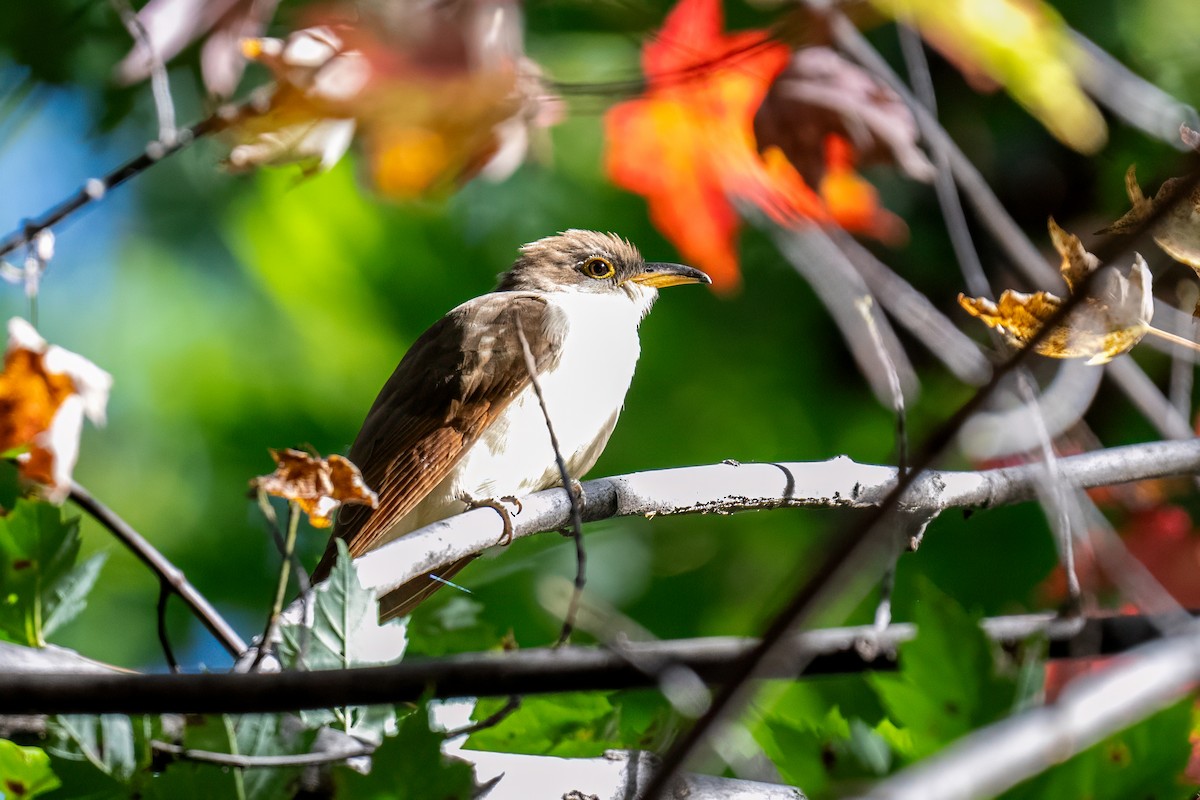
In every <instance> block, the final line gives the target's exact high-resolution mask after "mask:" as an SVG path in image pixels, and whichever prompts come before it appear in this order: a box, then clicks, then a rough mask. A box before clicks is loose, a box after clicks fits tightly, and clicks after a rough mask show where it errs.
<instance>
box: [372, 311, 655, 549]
mask: <svg viewBox="0 0 1200 800" xmlns="http://www.w3.org/2000/svg"><path fill="white" fill-rule="evenodd" d="M546 298H547V300H549V301H550V302H551V303H553V304H555V305H557V306H558V307H559V308H560V309H562V311H564V312H565V315H566V319H567V320H569V327H568V330H567V332H566V336H565V340H564V342H563V350H562V355H561V356H560V358H559V359H558V363H557V365H556V366H555V368H554V369H553V370H547V371H545V372H543V373H542V374H541V375H540V376H539V378H538V383H539V384H540V386H541V388H542V393H543V395H544V397H545V400H546V407H547V409H548V411H549V414H550V420H551V422H552V423H553V425H554V432H555V434H556V435H557V436H558V443H559V448H560V450H561V451H562V455H563V458H564V459H565V460H566V462H567V468H568V471H569V472H570V473H571V477H572V478H575V479H579V478H580V477H582V476H583V474H584V473H586V472H587V471H588V470H589V469H591V467H592V465H593V464H595V463H596V459H597V458H599V457H600V453H601V452H602V451H603V450H604V445H605V444H607V443H608V438H609V436H610V435H611V434H612V431H613V428H614V427H615V426H616V424H617V416H618V415H619V414H620V413H621V407H622V406H623V405H624V403H625V394H626V392H627V391H628V390H629V385H630V382H631V381H632V379H633V371H634V367H635V366H636V365H637V360H638V355H639V354H640V352H641V347H640V344H639V342H638V323H639V322H640V321H641V318H642V315H643V309H642V307H641V306H640V305H639V304H637V303H634V302H631V301H630V298H629V297H628V296H626V295H624V294H621V295H617V296H613V295H591V294H580V293H575V292H562V293H552V294H547V295H546ZM559 484H560V479H559V474H558V468H557V466H556V464H555V461H554V450H553V448H552V447H551V444H550V435H549V433H548V432H547V430H546V422H545V419H544V417H543V415H542V410H541V407H540V406H539V405H538V401H537V396H536V395H535V394H534V391H533V387H532V386H529V387H527V388H526V389H525V390H524V391H522V392H521V393H520V394H519V395H517V397H516V398H515V399H514V400H513V402H512V403H511V404H510V405H509V407H508V408H507V409H505V411H504V412H503V413H502V414H501V415H500V417H499V418H497V419H496V420H495V421H494V422H493V423H492V425H491V426H489V427H488V429H487V430H486V431H485V432H484V434H483V436H482V437H480V439H479V441H478V442H476V443H475V445H474V446H473V447H472V448H471V449H470V450H469V451H468V452H467V454H466V455H465V456H463V459H462V460H461V461H460V462H459V463H458V465H457V466H456V467H455V468H454V469H453V470H452V471H451V473H450V474H449V475H448V476H447V477H446V478H445V480H443V481H442V483H441V484H439V485H438V486H437V487H436V488H435V489H433V491H431V492H430V493H429V495H428V497H426V499H425V500H423V501H422V502H421V503H420V504H419V505H418V506H417V508H415V509H414V510H413V511H412V513H410V514H409V515H408V516H407V517H405V519H404V520H402V521H401V522H400V524H399V525H397V526H396V527H395V528H393V529H392V530H391V531H389V535H388V538H389V539H391V538H394V537H396V536H400V535H402V534H404V533H407V532H409V531H411V530H415V529H416V528H418V527H421V526H423V525H427V524H429V523H430V522H436V521H437V520H439V519H443V518H444V517H447V516H450V515H451V514H454V513H457V512H459V511H461V510H462V508H463V506H462V503H461V502H459V501H458V500H457V498H461V497H470V498H473V499H477V500H481V499H487V498H499V497H503V496H506V495H517V496H519V495H523V494H528V493H529V492H535V491H538V490H541V489H546V488H549V487H551V486H556V485H559Z"/></svg>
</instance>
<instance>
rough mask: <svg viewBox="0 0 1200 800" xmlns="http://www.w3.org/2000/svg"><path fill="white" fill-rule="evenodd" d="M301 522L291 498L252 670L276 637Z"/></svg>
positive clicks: (296, 504)
mask: <svg viewBox="0 0 1200 800" xmlns="http://www.w3.org/2000/svg"><path fill="white" fill-rule="evenodd" d="M264 494H265V493H264V492H262V491H260V492H259V496H260V497H262V496H263V495H264ZM299 524H300V504H299V503H297V502H296V501H295V500H290V501H288V523H287V537H286V538H285V539H284V540H283V543H282V544H283V546H282V547H281V548H280V553H281V554H282V556H283V558H282V560H281V562H280V564H279V582H278V583H277V584H276V587H275V601H274V602H273V603H272V604H271V614H270V616H268V617H267V627H266V628H264V629H263V635H262V639H261V640H260V642H259V646H258V653H257V654H256V655H255V656H254V662H253V663H252V664H251V665H250V671H251V672H253V671H254V670H256V669H258V665H259V664H261V663H262V660H263V658H264V657H265V656H266V654H267V651H268V650H270V648H271V641H272V640H273V639H274V638H275V627H276V626H277V625H278V624H279V615H280V613H281V612H282V611H283V599H284V598H285V597H286V596H287V587H288V579H289V578H290V577H291V573H292V561H293V559H294V558H295V555H296V529H297V528H298V527H299ZM272 527H274V526H272ZM297 574H299V573H297Z"/></svg>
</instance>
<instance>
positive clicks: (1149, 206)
mask: <svg viewBox="0 0 1200 800" xmlns="http://www.w3.org/2000/svg"><path fill="white" fill-rule="evenodd" d="M1183 130H1184V131H1186V132H1187V133H1185V134H1184V135H1183V140H1184V142H1185V143H1190V141H1191V139H1190V138H1189V134H1190V136H1191V137H1193V138H1195V137H1200V134H1197V133H1196V132H1195V131H1192V130H1191V129H1190V128H1186V127H1185V128H1183ZM1191 146H1195V145H1191ZM1185 186H1186V181H1185V179H1184V178H1170V179H1169V180H1167V181H1165V182H1164V183H1163V185H1162V186H1161V187H1159V190H1158V193H1157V194H1156V195H1154V199H1153V200H1149V199H1147V198H1146V196H1145V195H1144V194H1142V188H1141V186H1139V185H1138V180H1137V166H1136V165H1134V164H1130V165H1129V169H1128V170H1126V172H1125V192H1126V194H1127V195H1129V202H1130V204H1131V205H1132V206H1133V207H1132V208H1131V209H1130V210H1129V211H1128V212H1127V213H1126V214H1125V215H1124V216H1123V217H1121V218H1120V219H1118V220H1117V221H1116V222H1114V223H1113V224H1112V225H1109V226H1108V227H1107V228H1104V229H1103V230H1101V231H1100V233H1133V232H1135V231H1139V230H1141V229H1142V228H1143V226H1144V225H1145V224H1146V220H1148V219H1149V218H1150V217H1151V216H1152V215H1153V214H1155V213H1157V211H1158V209H1160V208H1164V207H1166V208H1165V210H1164V211H1163V213H1162V216H1161V217H1159V219H1158V221H1157V222H1155V223H1154V226H1153V229H1152V231H1151V235H1152V236H1153V237H1154V242H1155V244H1157V245H1158V246H1159V247H1161V248H1162V249H1163V252H1165V253H1166V254H1167V255H1169V256H1170V257H1171V258H1173V259H1175V260H1176V261H1178V262H1180V263H1181V264H1187V265H1188V266H1189V267H1191V268H1192V269H1193V270H1195V271H1196V273H1197V274H1198V275H1200V186H1193V187H1192V190H1191V192H1190V193H1189V194H1188V196H1187V197H1179V195H1180V193H1181V192H1182V191H1183V190H1184V188H1185Z"/></svg>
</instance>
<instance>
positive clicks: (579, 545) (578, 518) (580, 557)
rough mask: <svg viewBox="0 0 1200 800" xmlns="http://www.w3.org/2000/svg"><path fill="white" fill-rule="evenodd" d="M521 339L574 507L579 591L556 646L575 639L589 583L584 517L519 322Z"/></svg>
mask: <svg viewBox="0 0 1200 800" xmlns="http://www.w3.org/2000/svg"><path fill="white" fill-rule="evenodd" d="M517 339H518V340H520V342H521V354H522V355H523V356H524V357H525V370H526V372H528V373H529V382H530V384H531V385H532V386H533V392H534V394H536V395H537V400H538V405H539V406H541V409H542V418H543V419H545V420H546V431H547V432H548V433H549V434H550V446H551V447H553V448H554V463H555V464H557V465H558V475H559V477H560V478H561V479H562V486H563V491H565V492H566V493H567V498H568V500H569V501H570V503H571V535H572V537H573V538H574V539H575V591H574V594H573V595H572V596H571V605H570V606H569V607H568V608H567V614H566V616H565V617H564V618H563V626H562V631H560V632H559V634H558V641H557V642H556V643H555V646H558V645H562V644H563V643H565V642H566V641H567V640H568V639H570V638H571V629H572V628H573V627H574V626H575V614H576V612H578V610H579V598H580V596H581V595H582V594H583V587H584V585H585V584H586V583H587V553H586V551H585V550H584V549H583V516H582V513H581V511H580V507H579V498H578V497H577V496H576V494H575V492H574V491H573V490H572V488H573V484H574V479H573V478H572V477H571V473H570V472H568V471H567V462H566V461H565V460H564V459H563V456H562V450H561V449H560V448H559V446H558V436H557V435H556V434H555V433H554V424H553V423H552V422H551V421H550V410H549V409H548V408H546V398H545V396H544V395H543V394H542V386H541V384H540V383H539V382H538V378H537V362H535V361H534V360H533V353H532V351H530V349H529V340H528V339H526V338H525V329H524V327H523V326H522V325H521V320H520V319H517Z"/></svg>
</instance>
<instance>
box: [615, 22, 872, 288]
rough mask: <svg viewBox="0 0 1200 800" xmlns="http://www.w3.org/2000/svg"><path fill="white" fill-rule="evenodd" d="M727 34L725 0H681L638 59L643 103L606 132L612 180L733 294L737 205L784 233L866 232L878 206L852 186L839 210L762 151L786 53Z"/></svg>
mask: <svg viewBox="0 0 1200 800" xmlns="http://www.w3.org/2000/svg"><path fill="white" fill-rule="evenodd" d="M723 28H724V20H723V16H722V10H721V3H720V0H680V2H679V3H678V5H676V6H675V8H674V9H673V10H672V11H671V13H670V14H669V15H668V16H667V19H666V21H665V22H664V23H663V27H662V29H661V30H660V31H659V32H658V34H657V35H655V36H653V37H652V38H651V39H650V40H649V41H648V42H647V43H646V45H645V47H644V48H643V50H642V71H643V72H644V73H645V76H646V84H647V85H646V90H645V92H644V94H643V95H642V96H641V97H638V98H636V99H633V100H629V101H626V102H623V103H619V104H617V105H616V106H614V107H612V108H611V109H609V111H608V113H606V114H605V117H604V127H605V140H606V142H607V152H606V157H605V169H606V171H607V173H608V175H609V177H610V178H611V179H612V180H613V182H614V183H616V184H617V185H618V186H621V187H623V188H625V189H628V190H630V191H633V192H636V193H638V194H641V195H643V196H644V197H646V199H647V202H648V204H649V210H650V218H651V220H652V221H653V222H654V224H655V226H656V227H657V228H658V229H659V230H660V231H662V232H663V234H664V235H665V236H667V238H669V239H670V240H671V241H672V243H674V245H675V246H676V248H678V250H679V252H680V253H681V254H682V255H683V256H684V257H685V259H686V260H687V261H688V262H689V263H694V264H696V265H697V266H699V267H702V268H703V269H704V270H705V271H706V272H708V273H709V275H710V276H712V279H713V285H714V286H715V287H717V288H718V289H726V290H728V289H730V288H733V287H735V286H736V285H737V282H738V259H737V253H736V250H735V248H734V238H735V235H736V233H737V231H738V228H739V226H740V222H739V219H738V215H737V213H736V211H735V210H734V206H733V203H732V202H731V199H730V198H735V199H737V200H740V201H745V202H748V203H751V204H753V205H755V206H757V207H758V208H760V209H761V210H762V211H764V212H765V213H766V214H767V215H768V216H769V217H770V218H771V219H772V220H774V221H775V222H777V223H779V224H781V225H788V226H791V225H797V224H800V223H804V222H811V221H816V222H829V221H831V220H832V221H835V222H838V223H839V224H843V225H844V226H845V227H847V228H848V229H850V230H857V231H860V232H867V233H872V232H874V230H875V226H876V223H877V221H878V220H877V218H876V212H877V210H878V208H877V205H876V198H875V194H874V190H873V189H870V187H869V186H868V187H867V188H868V189H870V191H862V190H861V188H862V187H861V186H856V187H855V188H856V189H857V190H858V191H856V192H846V191H843V192H842V193H841V194H839V195H838V199H839V200H841V201H843V202H842V203H841V204H840V205H837V208H836V211H837V213H834V212H833V211H832V210H831V208H829V207H827V205H826V203H825V201H824V200H823V199H822V197H821V196H820V195H819V194H818V192H816V191H814V190H813V188H812V187H811V186H810V185H809V184H808V183H807V182H806V181H805V180H804V178H803V177H802V176H801V174H800V172H798V171H797V169H796V167H795V166H794V165H793V164H792V163H791V162H790V161H789V160H788V157H787V154H785V153H784V152H783V151H782V150H781V149H780V148H778V147H775V146H770V147H766V148H764V150H763V152H762V153H761V154H760V153H759V149H758V144H757V142H756V140H755V135H754V117H755V113H756V112H757V111H758V109H759V107H760V106H761V105H762V103H763V99H764V98H765V97H766V96H767V92H768V90H769V88H770V86H771V83H772V81H773V80H775V78H776V77H777V76H779V75H780V73H782V72H783V71H784V69H785V68H786V67H787V66H788V63H789V58H790V53H789V50H788V48H787V47H786V46H785V45H783V44H780V43H778V42H774V41H772V40H771V38H770V37H769V36H768V34H767V33H766V32H764V31H743V32H739V33H725V31H724V30H723ZM848 163H849V161H846V160H844V161H843V162H842V164H841V166H846V165H848ZM831 188H834V189H835V190H836V189H842V188H844V185H843V186H833V185H831ZM858 203H866V204H869V208H866V209H865V210H864V208H863V207H861V206H859V205H857V204H858ZM864 225H865V226H866V227H864Z"/></svg>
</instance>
